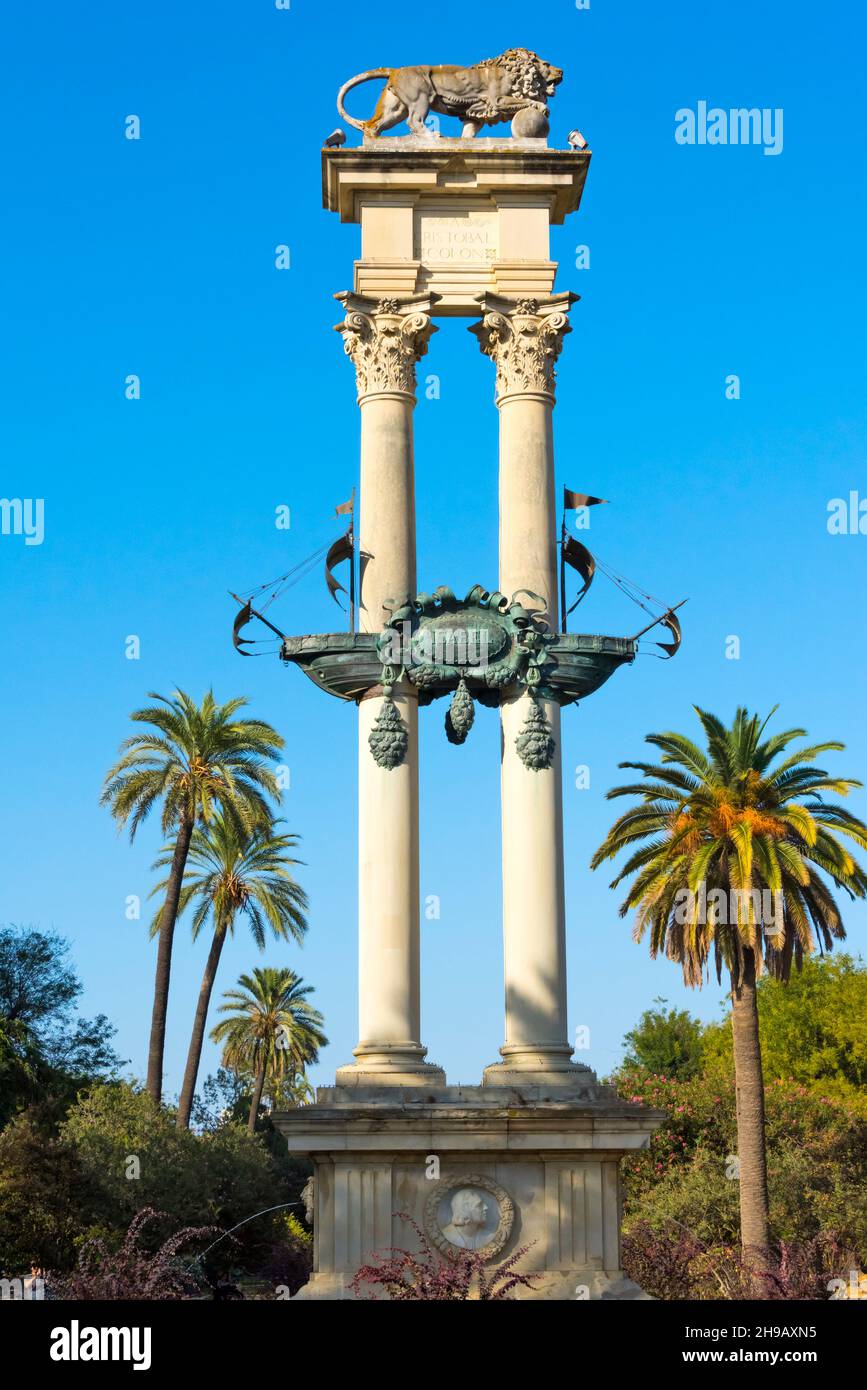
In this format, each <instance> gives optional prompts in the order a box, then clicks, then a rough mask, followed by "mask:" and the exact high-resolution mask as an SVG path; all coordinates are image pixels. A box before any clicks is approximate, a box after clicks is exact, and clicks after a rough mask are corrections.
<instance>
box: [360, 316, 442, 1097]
mask: <svg viewBox="0 0 867 1390" xmlns="http://www.w3.org/2000/svg"><path fill="white" fill-rule="evenodd" d="M338 298H340V299H341V300H342V302H343V303H344V305H345V307H346V310H347V316H346V319H345V321H344V322H343V323H342V324H339V325H338V329H339V331H340V332H341V333H342V335H343V339H344V346H345V348H346V352H347V355H348V356H349V357H351V359H352V360H353V362H354V364H355V368H356V376H357V385H358V398H359V406H360V409H361V478H360V497H361V502H360V517H359V526H358V550H359V562H360V563H359V567H360V585H359V620H360V627H361V630H362V631H363V632H379V631H381V629H382V628H383V626H384V623H385V620H386V619H387V617H388V610H387V608H386V607H385V605H386V604H388V603H394V602H403V601H405V600H406V599H407V598H410V597H411V596H414V595H415V592H416V560H415V480H414V458H413V422H412V415H413V407H414V405H415V362H416V361H417V359H418V358H419V357H421V356H422V354H423V353H424V352H425V351H426V348H427V342H428V339H429V337H430V334H431V333H432V332H433V331H434V330H433V328H432V325H431V323H430V317H429V313H428V312H427V311H428V310H429V309H430V302H429V300H427V299H421V300H420V299H418V298H416V299H413V300H410V301H396V300H381V301H370V300H365V299H363V298H361V297H360V296H356V295H340V296H338ZM395 709H396V711H397V714H398V715H399V717H400V721H401V723H402V726H403V729H404V731H405V734H406V749H405V752H404V754H403V756H402V758H401V759H400V761H399V762H398V763H397V764H396V765H389V764H387V763H386V764H384V763H383V762H381V761H377V759H376V758H375V757H374V753H373V750H372V744H371V735H374V736H375V734H376V729H377V724H378V721H379V720H380V719H381V717H382V716H383V714H384V712H386V713H388V712H391V713H392V715H393V713H394V710H395ZM418 834H419V832H418V701H417V697H416V693H415V691H414V689H413V688H412V687H411V686H410V685H409V682H407V681H403V682H402V683H401V684H400V686H398V687H395V688H394V690H393V691H392V692H391V693H390V694H388V693H386V691H384V690H383V688H382V687H381V686H377V687H375V688H374V689H373V690H371V691H370V692H369V693H368V694H367V696H366V697H365V698H364V699H363V700H362V701H361V703H360V705H359V714H358V948H359V979H358V994H359V1042H358V1046H357V1047H356V1048H355V1049H354V1051H355V1057H356V1062H355V1063H354V1064H352V1065H350V1066H347V1067H341V1068H340V1069H339V1070H338V1073H337V1081H338V1083H339V1084H343V1085H346V1084H359V1083H360V1082H362V1081H365V1080H375V1081H376V1082H377V1083H378V1084H381V1083H393V1084H406V1083H412V1082H414V1081H416V1080H419V1081H421V1080H424V1081H430V1079H431V1076H432V1074H433V1076H434V1078H435V1079H439V1078H442V1073H441V1072H439V1070H438V1069H437V1068H434V1067H431V1066H429V1065H427V1064H426V1063H425V1061H424V1057H425V1048H424V1047H423V1046H422V1044H421V1041H420V1029H421V1023H420V1007H419V1000H420V981H419V849H418ZM442 1079H443V1080H444V1078H442Z"/></svg>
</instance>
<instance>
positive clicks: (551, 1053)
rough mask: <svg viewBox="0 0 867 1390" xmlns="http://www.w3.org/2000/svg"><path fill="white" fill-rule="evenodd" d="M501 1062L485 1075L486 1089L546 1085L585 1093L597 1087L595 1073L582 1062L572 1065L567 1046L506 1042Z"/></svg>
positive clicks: (502, 1048)
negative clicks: (591, 1087) (491, 1087)
mask: <svg viewBox="0 0 867 1390" xmlns="http://www.w3.org/2000/svg"><path fill="white" fill-rule="evenodd" d="M500 1056H501V1057H502V1058H503V1060H502V1062H494V1063H492V1065H491V1066H489V1067H485V1070H484V1072H483V1073H482V1085H483V1086H516V1087H519V1088H520V1087H521V1086H527V1085H531V1086H545V1087H553V1088H556V1089H559V1088H561V1087H562V1088H563V1089H564V1090H567V1091H573V1090H575V1089H576V1088H577V1089H578V1090H579V1091H583V1090H584V1089H586V1088H587V1087H589V1086H595V1085H596V1073H595V1072H594V1071H593V1069H592V1068H591V1067H588V1066H585V1064H584V1063H583V1062H573V1060H572V1049H571V1047H570V1046H569V1044H568V1043H551V1044H546V1043H541V1044H538V1045H537V1046H533V1045H531V1044H527V1043H506V1044H505V1046H503V1047H501V1048H500Z"/></svg>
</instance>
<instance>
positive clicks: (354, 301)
mask: <svg viewBox="0 0 867 1390" xmlns="http://www.w3.org/2000/svg"><path fill="white" fill-rule="evenodd" d="M337 297H338V299H340V300H341V301H342V302H343V304H344V305H345V308H346V318H345V319H344V320H343V322H342V323H339V324H337V325H336V329H337V332H338V333H340V335H341V337H342V338H343V347H344V351H345V352H346V355H347V357H349V358H350V360H351V361H352V363H353V365H354V367H355V377H356V385H357V387H358V395H359V398H362V397H364V396H368V395H371V394H376V393H379V392H387V391H398V392H401V393H403V394H404V395H409V396H414V395H415V384H416V383H415V366H416V363H417V362H418V361H419V360H420V359H421V358H422V357H424V355H425V353H426V352H427V347H428V342H429V341H430V337H431V334H432V333H435V332H436V331H437V330H436V328H435V327H434V325H433V324H432V322H431V317H430V313H429V312H428V310H429V309H430V301H429V300H428V299H426V298H425V299H423V300H422V301H421V302H419V301H417V300H416V301H413V300H409V301H407V300H399V299H390V298H385V299H379V300H373V299H367V298H364V297H362V296H361V295H354V294H342V295H338V296H337Z"/></svg>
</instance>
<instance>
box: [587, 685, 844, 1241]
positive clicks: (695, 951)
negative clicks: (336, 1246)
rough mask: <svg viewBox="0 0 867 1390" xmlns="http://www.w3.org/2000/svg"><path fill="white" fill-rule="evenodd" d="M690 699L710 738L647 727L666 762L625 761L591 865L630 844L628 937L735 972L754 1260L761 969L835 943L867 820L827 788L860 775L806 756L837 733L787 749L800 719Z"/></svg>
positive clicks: (782, 972)
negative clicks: (622, 809) (839, 897)
mask: <svg viewBox="0 0 867 1390" xmlns="http://www.w3.org/2000/svg"><path fill="white" fill-rule="evenodd" d="M696 713H697V714H698V717H699V719H700V721H701V725H702V729H703V732H704V736H705V742H706V747H705V748H704V749H702V748H699V747H698V746H697V745H696V744H695V743H693V742H692V741H691V740H690V739H688V738H686V737H685V736H684V735H683V734H679V733H663V734H649V735H648V736H647V740H646V741H647V742H648V743H650V744H652V745H653V746H654V747H656V748H659V749H660V750H661V753H662V759H661V762H660V763H658V764H653V763H646V762H626V763H621V767H628V768H634V769H636V770H637V771H639V772H641V773H642V775H643V777H644V778H645V780H644V781H643V782H638V783H632V784H629V785H626V786H621V787H614V788H613V789H612V790H611V791H609V793H608V796H609V798H614V797H621V796H634V797H638V804H637V805H635V806H633V807H631V808H630V809H629V810H628V811H627V812H626V813H625V814H624V815H622V816H620V817H619V819H618V820H617V821H616V822H615V823H614V825H613V826H612V827H611V829H610V831H609V832H608V835H607V836H606V839H605V840H604V842H603V844H602V845H601V846H600V847H599V849H598V850H597V851H596V853H595V855H594V856H593V860H592V865H593V867H594V868H597V867H598V866H599V865H600V864H602V863H603V862H604V861H605V860H607V859H613V858H614V857H615V856H617V855H618V854H620V853H621V851H623V850H629V851H630V853H629V858H628V859H627V861H626V863H625V864H624V865H623V866H622V868H621V869H620V872H619V873H618V874H617V876H616V877H615V879H614V880H613V882H612V885H611V886H612V887H615V886H616V885H617V884H619V883H621V882H622V881H623V880H624V879H631V883H630V886H629V889H628V892H627V896H626V899H625V900H624V902H623V904H622V905H621V908H620V912H621V916H625V915H626V914H627V913H628V912H630V911H635V912H636V913H637V916H636V923H635V937H636V940H640V939H641V938H642V937H643V936H645V934H647V935H648V937H649V944H650V952H651V955H652V956H656V955H658V954H659V953H664V954H665V955H666V956H667V957H668V958H669V959H670V960H675V961H677V962H679V964H680V965H681V967H682V970H683V977H684V980H685V982H686V983H687V984H688V985H700V984H701V983H702V981H703V978H704V976H705V973H706V971H707V969H708V965H709V961H710V958H711V955H713V958H714V963H715V966H716V970H717V977H718V978H719V977H720V976H721V973H722V971H723V969H725V970H726V972H727V973H728V975H729V979H730V984H731V1001H732V1040H733V1052H734V1069H735V1083H736V1096H737V1127H738V1156H739V1164H740V1215H741V1240H742V1243H743V1247H744V1252H745V1255H746V1256H747V1257H748V1258H750V1259H752V1260H754V1262H755V1264H756V1266H757V1267H759V1268H760V1267H761V1266H762V1264H763V1263H764V1262H766V1260H767V1257H768V1249H769V1229H768V1180H767V1159H766V1151H765V1110H764V1088H763V1080H762V1063H761V1048H760V1042H759V1020H758V1007H757V997H756V982H757V977H758V976H759V975H760V974H761V973H762V971H763V970H767V971H768V972H769V973H770V974H771V975H773V976H774V977H775V978H777V979H780V980H787V979H788V977H789V973H790V969H791V964H792V961H793V959H794V961H795V963H796V964H797V965H798V967H800V965H801V963H802V961H803V958H804V956H805V955H809V954H810V953H811V952H812V951H813V950H815V948H816V941H817V938H818V942H819V944H820V945H821V946H822V948H823V949H825V950H830V949H831V947H832V944H833V941H834V939H835V938H836V939H840V938H841V937H843V936H844V935H845V932H844V928H843V921H842V918H841V915H840V911H839V909H838V907H837V904H836V902H835V899H834V896H833V893H832V891H831V889H830V887H829V886H828V883H827V882H826V877H827V878H830V879H831V880H832V882H833V884H834V885H835V886H836V887H837V888H839V889H842V890H843V891H845V892H846V893H847V894H848V895H849V896H850V897H864V896H865V894H867V875H865V873H864V870H863V869H862V868H861V866H860V864H858V863H857V861H856V860H855V859H854V858H853V856H852V854H851V853H850V851H849V850H848V848H847V847H846V845H845V844H844V842H843V840H841V838H840V836H841V835H842V836H845V837H847V838H848V839H850V840H852V841H854V842H855V843H856V844H857V845H859V846H861V847H862V848H864V847H867V827H865V825H864V823H863V822H862V821H860V820H858V819H856V817H854V816H852V815H851V814H850V813H849V812H848V811H846V810H845V809H844V808H843V807H842V806H841V805H840V804H839V803H837V802H832V801H828V800H826V799H825V798H826V795H827V794H828V793H834V794H836V795H840V796H845V795H847V794H848V792H849V791H850V790H851V789H852V788H853V787H856V786H860V783H858V782H855V781H853V780H852V779H843V778H837V777H831V776H829V774H828V773H827V772H825V771H824V770H823V769H821V768H817V767H815V766H813V764H814V761H815V759H816V758H817V757H818V756H819V755H820V754H822V753H825V752H828V751H831V750H841V749H842V748H843V745H842V744H840V743H822V744H817V745H814V746H812V747H806V748H804V747H802V748H800V749H797V750H796V751H794V752H788V753H787V751H786V750H787V749H788V748H789V745H790V744H791V743H792V742H793V740H794V739H796V738H802V737H804V736H805V733H806V731H805V730H803V729H788V730H785V731H784V732H782V733H779V734H775V735H773V736H771V737H768V738H765V737H764V734H765V728H766V725H767V720H765V721H764V722H761V721H760V720H759V717H758V716H757V715H750V714H748V712H747V711H746V710H745V709H742V708H741V709H738V711H737V713H736V715H735V718H734V721H733V723H732V725H731V727H730V728H727V727H726V726H725V725H724V724H723V723H722V721H721V720H719V719H718V718H717V717H716V716H715V715H712V714H709V713H707V712H706V711H704V710H700V709H696ZM772 713H773V711H772ZM763 893H767V894H768V898H767V899H765V898H764V897H763V896H762V895H763ZM766 903H767V904H770V905H771V906H772V908H773V911H767V910H766Z"/></svg>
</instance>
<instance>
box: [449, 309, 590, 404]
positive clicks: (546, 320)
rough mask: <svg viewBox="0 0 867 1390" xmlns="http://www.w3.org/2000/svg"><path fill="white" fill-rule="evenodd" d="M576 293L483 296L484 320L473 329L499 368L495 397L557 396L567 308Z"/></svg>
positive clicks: (474, 325) (569, 328) (471, 330)
mask: <svg viewBox="0 0 867 1390" xmlns="http://www.w3.org/2000/svg"><path fill="white" fill-rule="evenodd" d="M572 298H573V296H571V295H559V296H557V297H556V298H554V299H553V300H550V301H544V300H543V301H540V300H538V299H518V300H516V301H514V302H508V301H505V300H500V299H495V297H494V296H488V297H487V298H486V299H485V302H484V304H483V308H484V309H485V311H486V312H485V313H484V316H483V318H482V321H481V323H477V324H473V325H472V326H471V328H470V332H471V333H474V334H475V336H476V337H477V338H478V340H479V347H480V348H481V350H482V352H483V353H485V355H486V356H487V357H490V358H491V361H492V362H493V363H494V365H495V366H496V368H497V399H498V400H501V399H502V398H503V397H504V396H512V395H519V394H521V393H524V392H531V391H532V392H540V393H542V394H544V395H547V396H550V397H551V399H552V400H553V398H554V390H555V384H556V376H557V373H556V367H557V359H558V357H559V356H560V352H561V350H562V347H563V339H564V338H565V336H566V334H567V333H570V332H571V331H572V326H571V324H570V323H569V317H568V309H569V307H570V304H571V301H572Z"/></svg>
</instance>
